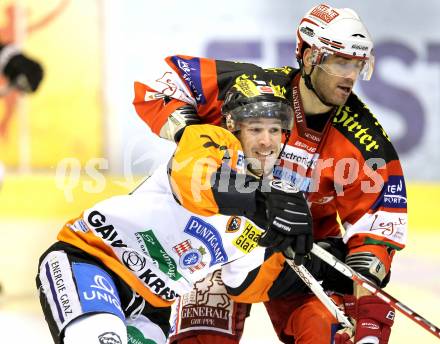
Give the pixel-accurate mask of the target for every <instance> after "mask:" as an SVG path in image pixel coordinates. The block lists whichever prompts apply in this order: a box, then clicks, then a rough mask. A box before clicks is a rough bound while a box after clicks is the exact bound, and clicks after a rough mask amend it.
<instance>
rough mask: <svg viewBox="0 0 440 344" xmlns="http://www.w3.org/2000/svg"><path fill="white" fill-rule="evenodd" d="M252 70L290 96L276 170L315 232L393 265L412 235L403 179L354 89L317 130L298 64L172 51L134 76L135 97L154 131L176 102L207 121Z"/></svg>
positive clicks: (217, 116) (381, 131)
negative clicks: (140, 78) (157, 72)
mask: <svg viewBox="0 0 440 344" xmlns="http://www.w3.org/2000/svg"><path fill="white" fill-rule="evenodd" d="M253 73H268V75H269V76H270V77H271V78H272V79H273V80H274V81H276V83H277V84H279V85H283V86H285V87H286V89H287V90H288V92H287V93H288V96H289V97H291V99H292V106H293V109H294V113H295V124H294V126H293V128H292V132H291V136H290V138H289V141H288V144H287V146H286V148H285V150H284V151H283V153H282V156H281V161H280V163H279V164H278V165H277V166H275V168H274V176H275V177H276V178H281V179H286V180H289V181H291V182H293V183H295V184H296V185H297V186H299V187H300V188H301V189H302V190H303V191H304V192H305V193H306V195H307V200H308V201H309V204H310V207H311V212H312V216H313V221H314V236H315V238H316V239H322V238H327V237H340V236H342V235H343V239H344V242H345V243H347V245H348V249H349V252H350V253H353V252H356V251H370V252H372V253H374V254H375V255H376V256H377V257H379V258H380V259H381V261H382V262H383V263H384V264H385V266H386V268H387V271H388V270H389V268H390V265H391V259H392V254H393V253H394V251H395V250H400V249H402V248H403V247H404V246H405V242H406V236H407V234H406V232H407V198H406V189H405V182H404V178H403V174H402V168H401V165H400V162H399V158H398V155H397V153H396V151H395V149H394V148H393V145H392V144H391V142H390V139H389V137H388V136H387V134H386V133H385V131H384V129H383V128H382V126H381V125H380V124H379V122H378V120H377V119H376V117H375V116H374V115H373V114H372V113H371V112H370V110H369V109H368V108H367V106H366V105H365V104H364V103H363V102H362V101H361V100H360V99H359V98H358V97H357V96H356V95H355V94H354V93H352V94H351V95H350V97H349V98H348V100H347V102H346V104H345V105H343V106H340V107H339V108H336V109H335V110H334V112H333V113H331V114H329V119H328V121H327V123H326V124H325V125H324V127H323V128H322V130H321V131H317V130H314V129H313V128H315V129H316V126H314V125H312V123H313V116H306V114H305V113H304V110H303V106H302V102H301V95H300V91H299V78H300V73H298V70H297V69H294V68H291V67H282V68H269V69H262V68H260V67H258V66H256V65H253V64H248V63H236V62H229V61H219V60H213V59H206V58H198V57H189V56H170V57H168V58H166V59H165V66H164V72H163V74H162V76H161V77H160V78H159V79H156V80H154V81H152V82H150V81H148V82H147V84H148V85H147V84H144V83H140V82H136V83H135V99H134V101H133V104H134V106H135V109H136V111H137V113H138V114H139V116H140V117H141V118H142V119H143V120H144V121H145V122H146V123H147V124H148V125H149V126H150V127H151V129H152V130H153V132H155V133H159V131H160V129H161V128H162V126H163V125H164V123H165V121H166V120H167V118H168V116H169V115H170V114H171V113H172V112H173V111H174V110H175V109H176V108H178V107H179V106H182V105H184V104H188V103H189V104H192V105H193V106H194V107H195V108H196V109H197V113H198V115H199V117H200V119H201V121H202V123H209V124H217V125H219V124H220V123H221V112H220V109H221V106H222V103H223V99H224V96H225V93H226V91H227V90H228V89H229V88H230V87H231V86H232V84H233V83H234V81H235V79H236V78H238V77H240V76H242V75H243V74H247V75H252V74H253ZM341 225H342V227H343V229H344V231H343V233H342V232H341ZM280 269H281V266H280Z"/></svg>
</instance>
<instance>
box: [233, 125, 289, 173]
mask: <svg viewBox="0 0 440 344" xmlns="http://www.w3.org/2000/svg"><path fill="white" fill-rule="evenodd" d="M281 136H282V128H281V121H280V120H278V119H273V118H258V119H249V120H245V121H242V122H241V123H240V132H239V136H238V138H239V139H240V142H241V145H242V147H243V151H244V156H245V157H246V161H247V162H248V164H250V165H248V166H249V169H250V170H251V171H252V172H253V173H254V174H256V175H258V176H261V175H268V174H270V173H271V172H272V169H273V166H274V164H275V162H276V160H277V158H278V155H279V153H280V146H281Z"/></svg>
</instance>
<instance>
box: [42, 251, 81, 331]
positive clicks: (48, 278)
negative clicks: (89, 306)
mask: <svg viewBox="0 0 440 344" xmlns="http://www.w3.org/2000/svg"><path fill="white" fill-rule="evenodd" d="M40 280H41V287H42V290H41V292H44V294H45V295H46V298H47V302H48V303H49V306H50V309H51V311H52V314H53V317H54V320H55V322H56V324H57V326H58V328H59V329H60V330H62V329H63V328H64V327H65V326H66V325H67V324H68V323H69V322H70V321H71V320H73V319H75V318H76V317H77V316H79V315H80V314H81V313H82V308H81V305H80V301H79V298H78V294H77V290H76V286H75V282H74V281H73V277H72V269H71V267H70V263H69V260H68V259H67V255H66V254H65V253H64V252H57V251H55V252H51V253H49V254H48V255H47V256H46V258H44V260H43V262H42V263H41V265H40Z"/></svg>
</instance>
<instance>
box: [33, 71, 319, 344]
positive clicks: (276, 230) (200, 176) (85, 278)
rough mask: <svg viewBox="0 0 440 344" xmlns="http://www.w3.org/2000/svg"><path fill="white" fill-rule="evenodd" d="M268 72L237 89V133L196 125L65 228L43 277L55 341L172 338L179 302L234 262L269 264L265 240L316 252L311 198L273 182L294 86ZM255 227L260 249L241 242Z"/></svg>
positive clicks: (240, 81)
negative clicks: (159, 161)
mask: <svg viewBox="0 0 440 344" xmlns="http://www.w3.org/2000/svg"><path fill="white" fill-rule="evenodd" d="M265 78H266V77H265V76H264V75H258V76H257V75H242V76H240V77H238V78H237V79H236V81H235V83H234V85H233V86H232V90H231V91H230V92H229V94H228V96H227V100H226V101H225V104H224V107H223V109H222V110H223V111H222V112H223V115H224V121H225V126H226V128H228V129H230V130H231V131H233V132H234V134H233V133H232V132H231V131H228V130H226V129H224V128H221V127H217V126H211V125H196V126H191V127H188V128H187V129H186V130H185V132H184V134H183V136H182V139H181V141H180V143H179V145H178V147H177V149H176V151H175V153H174V155H173V157H172V159H171V160H170V162H169V163H168V165H166V166H161V167H159V168H158V169H157V170H156V171H155V173H154V174H153V175H152V176H151V177H150V178H148V179H147V180H146V181H145V182H144V183H143V184H142V185H141V186H140V187H138V188H137V189H136V190H135V191H134V192H133V193H131V194H130V195H124V196H117V197H112V198H110V199H107V200H104V201H102V202H99V203H98V204H96V205H95V206H93V207H91V208H89V209H87V210H85V211H84V212H83V213H82V214H81V216H79V217H78V218H75V219H73V220H71V221H69V222H67V223H66V225H65V226H64V227H63V228H62V229H61V231H60V232H59V234H58V238H57V239H58V242H56V243H55V244H54V245H52V246H51V247H50V248H49V249H48V250H47V251H46V252H45V253H44V254H43V255H42V257H41V258H40V262H39V270H38V275H37V287H38V289H39V292H40V300H41V305H42V308H43V312H44V314H45V317H46V320H47V322H48V325H49V328H50V330H51V333H52V336H53V339H54V342H55V343H64V344H73V343H82V344H91V343H97V344H98V343H115V344H116V343H128V342H130V343H132V342H133V343H165V341H166V339H167V336H168V331H169V316H170V305H171V304H172V302H173V301H174V300H175V299H176V298H177V297H178V296H179V295H182V294H185V293H188V292H189V291H191V290H192V288H193V285H194V283H196V281H198V280H200V279H202V278H204V277H205V276H207V275H208V274H209V273H210V272H213V271H215V270H217V269H218V268H219V267H221V266H222V265H224V264H227V263H228V262H232V261H236V260H240V259H241V258H243V257H246V255H253V259H252V260H251V261H252V262H253V263H252V264H253V265H254V264H255V263H256V262H257V263H258V262H261V263H262V262H263V261H264V253H265V251H264V248H263V247H259V246H258V240H259V238H260V237H265V243H266V244H269V245H270V246H271V247H272V249H275V250H280V251H283V250H284V249H286V248H287V247H289V246H290V247H292V248H293V249H294V250H295V251H296V252H297V253H298V258H301V255H304V254H307V253H308V252H309V251H310V249H311V246H312V225H311V222H312V221H311V215H310V211H309V209H308V205H307V202H306V201H305V199H304V196H303V194H302V193H301V192H299V191H298V189H296V188H295V187H291V188H288V187H285V185H284V184H283V183H279V182H277V183H273V182H271V181H270V180H269V179H268V178H264V176H265V175H267V174H268V173H270V172H271V171H272V168H273V165H274V163H275V161H276V160H277V158H278V157H279V154H280V150H281V140H282V135H283V131H287V130H290V128H291V127H292V123H293V112H292V107H291V105H290V104H289V101H288V100H287V99H286V96H285V93H286V91H285V89H284V87H282V86H280V85H277V84H274V82H273V81H272V80H269V79H265ZM238 129H239V130H238ZM250 160H252V162H251V163H249V161H250ZM232 224H234V230H228V229H230V227H231V226H232ZM249 228H251V229H252V230H253V231H254V232H255V233H259V235H256V236H255V237H254V240H253V243H251V244H252V245H254V247H252V249H249V250H243V249H238V248H237V246H236V245H235V244H234V243H235V242H236V241H237V239H238V238H239V237H240V235H241V234H242V232H244V231H246V230H249ZM264 229H265V231H264ZM263 233H264V234H263ZM260 234H261V235H260ZM252 268H254V266H251V267H250V269H252Z"/></svg>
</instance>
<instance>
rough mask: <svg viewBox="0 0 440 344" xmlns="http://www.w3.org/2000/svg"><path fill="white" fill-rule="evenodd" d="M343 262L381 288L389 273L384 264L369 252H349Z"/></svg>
mask: <svg viewBox="0 0 440 344" xmlns="http://www.w3.org/2000/svg"><path fill="white" fill-rule="evenodd" d="M345 262H346V263H347V265H348V266H350V267H351V268H352V269H353V270H355V271H357V272H359V273H360V274H361V275H362V276H364V277H366V278H367V279H368V280H370V281H371V282H372V283H374V284H376V285H377V286H379V287H381V288H383V287H385V285H386V284H387V283H388V280H389V274H388V273H387V269H386V268H385V264H384V263H382V261H381V260H380V259H379V258H378V257H376V256H375V255H374V254H373V253H371V252H367V251H365V252H355V253H349V254H348V255H347V257H346V258H345Z"/></svg>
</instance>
